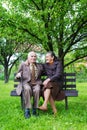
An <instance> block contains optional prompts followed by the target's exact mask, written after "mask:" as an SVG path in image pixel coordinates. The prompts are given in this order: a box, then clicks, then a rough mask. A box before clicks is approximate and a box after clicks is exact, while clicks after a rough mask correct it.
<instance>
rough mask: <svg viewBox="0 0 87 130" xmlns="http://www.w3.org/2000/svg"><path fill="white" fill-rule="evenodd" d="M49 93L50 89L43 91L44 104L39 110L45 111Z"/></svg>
mask: <svg viewBox="0 0 87 130" xmlns="http://www.w3.org/2000/svg"><path fill="white" fill-rule="evenodd" d="M50 92H51V90H50V89H46V90H45V91H44V103H43V104H42V106H40V107H39V109H40V110H47V103H48V101H49V97H50Z"/></svg>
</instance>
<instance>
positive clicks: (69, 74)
mask: <svg viewBox="0 0 87 130" xmlns="http://www.w3.org/2000/svg"><path fill="white" fill-rule="evenodd" d="M63 75H64V76H74V77H75V76H76V74H75V73H64V74H63Z"/></svg>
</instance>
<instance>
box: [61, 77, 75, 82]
mask: <svg viewBox="0 0 87 130" xmlns="http://www.w3.org/2000/svg"><path fill="white" fill-rule="evenodd" d="M63 81H64V82H76V79H75V78H72V79H71V78H69V79H68V78H66V79H64V80H63Z"/></svg>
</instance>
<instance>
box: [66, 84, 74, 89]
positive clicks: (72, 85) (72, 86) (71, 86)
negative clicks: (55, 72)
mask: <svg viewBox="0 0 87 130" xmlns="http://www.w3.org/2000/svg"><path fill="white" fill-rule="evenodd" d="M63 88H66V89H67V88H76V85H75V84H67V85H63Z"/></svg>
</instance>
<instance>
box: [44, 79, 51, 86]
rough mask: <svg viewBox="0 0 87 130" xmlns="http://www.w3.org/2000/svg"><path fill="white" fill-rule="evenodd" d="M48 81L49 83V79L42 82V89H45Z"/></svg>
mask: <svg viewBox="0 0 87 130" xmlns="http://www.w3.org/2000/svg"><path fill="white" fill-rule="evenodd" d="M49 81H50V78H48V79H46V80H44V82H43V85H44V88H46V87H47V84H48V82H49Z"/></svg>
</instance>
